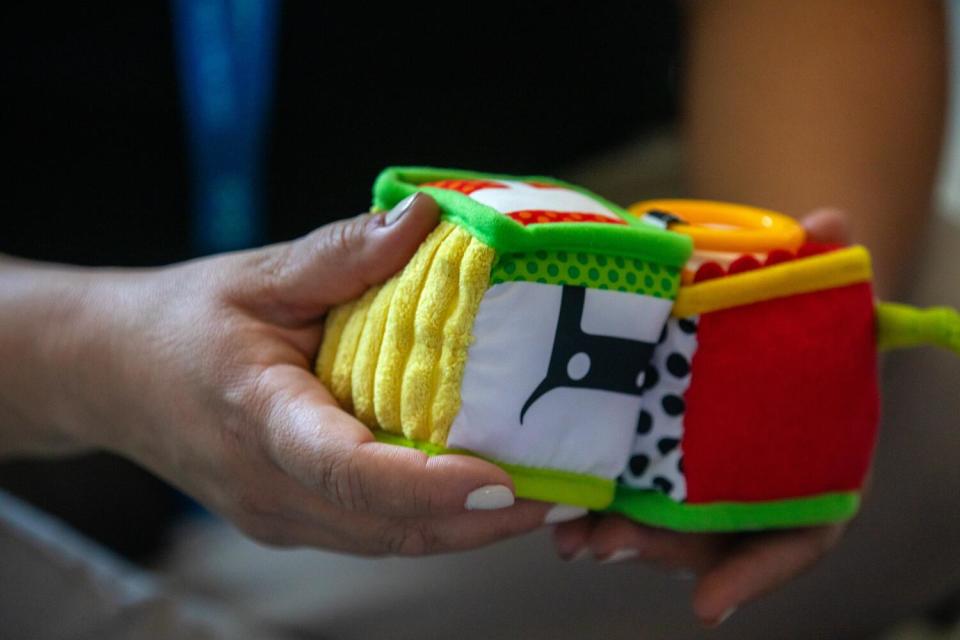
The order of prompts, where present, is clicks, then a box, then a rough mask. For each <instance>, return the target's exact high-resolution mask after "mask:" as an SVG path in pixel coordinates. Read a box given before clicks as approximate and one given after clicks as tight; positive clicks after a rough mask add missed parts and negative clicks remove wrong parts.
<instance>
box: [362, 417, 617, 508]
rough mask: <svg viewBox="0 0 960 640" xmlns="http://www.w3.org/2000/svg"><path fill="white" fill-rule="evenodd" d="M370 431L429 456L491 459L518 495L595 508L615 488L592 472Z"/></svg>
mask: <svg viewBox="0 0 960 640" xmlns="http://www.w3.org/2000/svg"><path fill="white" fill-rule="evenodd" d="M373 435H374V437H375V438H376V439H377V440H378V441H379V442H384V443H387V444H393V445H399V446H401V447H410V448H411V449H418V450H420V451H423V452H424V453H426V454H427V455H430V456H438V455H443V454H460V455H467V456H473V457H474V458H480V459H482V460H486V461H488V462H492V463H493V464H495V465H497V466H498V467H500V468H501V469H503V470H504V471H506V472H507V473H508V474H510V478H511V479H512V480H513V486H514V490H515V491H516V494H517V497H519V498H527V499H529V500H541V501H543V502H559V503H563V504H573V505H577V506H580V507H586V508H588V509H594V510H597V509H605V508H606V507H607V506H609V505H610V502H611V500H613V494H614V491H615V488H616V483H615V482H614V481H613V480H607V479H605V478H598V477H596V476H588V475H583V474H579V473H572V472H570V471H560V470H557V469H537V468H534V467H524V466H521V465H516V464H508V463H506V462H498V461H496V460H491V459H490V458H486V457H484V456H481V455H478V454H476V453H473V452H471V451H466V450H463V449H448V448H446V447H444V446H441V445H438V444H433V443H430V442H418V441H416V440H410V439H409V438H404V437H403V436H398V435H396V434H394V433H388V432H386V431H383V430H380V429H376V430H374V431H373Z"/></svg>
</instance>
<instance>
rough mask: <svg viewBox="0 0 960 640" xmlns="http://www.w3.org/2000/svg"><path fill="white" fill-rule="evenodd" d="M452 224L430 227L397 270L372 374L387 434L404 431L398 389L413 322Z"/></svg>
mask: <svg viewBox="0 0 960 640" xmlns="http://www.w3.org/2000/svg"><path fill="white" fill-rule="evenodd" d="M453 228H454V227H453V225H452V224H449V223H441V224H440V225H439V226H437V228H436V229H434V230H433V233H431V234H430V235H429V236H427V239H426V240H424V241H423V244H422V245H420V248H419V249H418V250H417V252H416V253H415V254H414V256H413V259H412V260H410V263H409V264H407V266H406V267H405V268H404V269H403V271H401V272H400V275H399V278H400V280H399V281H398V282H397V290H396V291H394V293H393V302H391V303H390V312H389V314H388V315H387V327H386V331H384V334H383V343H382V344H381V345H380V357H379V359H378V360H377V370H376V373H375V374H374V376H375V377H374V397H373V404H374V408H375V409H376V412H377V422H378V423H379V425H380V427H381V428H382V429H384V430H385V431H389V432H390V433H400V434H404V435H406V434H405V432H404V430H403V421H402V419H401V411H400V392H401V390H402V389H403V378H404V372H405V371H406V368H407V360H408V358H409V356H410V351H411V350H412V349H413V342H414V340H415V339H416V333H415V331H414V322H415V320H416V316H417V305H418V304H419V303H420V296H421V295H422V293H423V287H424V284H425V282H426V279H427V274H428V273H429V272H430V266H431V265H432V264H433V257H434V256H435V255H436V253H437V250H438V249H439V248H440V245H441V244H442V243H443V241H444V240H445V239H446V237H447V236H448V235H450V232H451V231H453Z"/></svg>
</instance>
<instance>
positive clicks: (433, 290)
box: [400, 233, 470, 442]
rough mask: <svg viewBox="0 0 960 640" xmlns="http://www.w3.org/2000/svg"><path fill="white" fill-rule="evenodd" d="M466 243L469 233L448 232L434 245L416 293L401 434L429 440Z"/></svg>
mask: <svg viewBox="0 0 960 640" xmlns="http://www.w3.org/2000/svg"><path fill="white" fill-rule="evenodd" d="M469 244H470V236H469V235H467V234H465V233H453V234H450V235H449V236H448V237H447V240H446V242H443V243H442V244H441V245H440V247H439V248H438V249H437V252H436V254H435V255H434V258H433V263H432V264H431V265H430V270H429V271H428V272H427V277H426V280H425V282H424V284H423V290H422V292H421V293H420V301H419V304H417V310H416V315H415V317H414V323H413V330H414V336H415V340H414V343H413V347H412V348H411V350H410V356H409V358H408V361H407V367H406V370H405V371H404V373H403V389H402V392H401V394H400V422H401V424H402V425H403V435H404V436H406V437H407V438H410V439H411V440H419V441H421V442H424V441H429V440H430V436H431V431H432V430H431V426H432V425H431V414H432V413H433V411H432V409H433V394H434V391H435V390H436V386H437V380H439V378H440V372H439V371H438V370H437V368H438V364H439V362H440V353H441V352H442V350H443V342H444V340H443V338H444V336H443V333H444V331H443V329H444V325H445V324H446V321H447V317H448V315H449V312H450V311H452V310H453V309H454V308H456V304H457V298H458V291H459V289H460V261H461V260H462V259H463V254H464V253H465V252H466V250H467V245H469Z"/></svg>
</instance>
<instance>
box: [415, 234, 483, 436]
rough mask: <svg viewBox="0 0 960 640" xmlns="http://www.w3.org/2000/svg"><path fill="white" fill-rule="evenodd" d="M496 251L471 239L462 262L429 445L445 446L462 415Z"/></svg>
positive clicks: (446, 332)
mask: <svg viewBox="0 0 960 640" xmlns="http://www.w3.org/2000/svg"><path fill="white" fill-rule="evenodd" d="M494 258H496V255H495V253H494V251H493V250H492V249H491V248H490V247H488V246H487V245H485V244H483V243H482V242H480V241H479V240H477V239H476V238H470V244H469V246H467V248H466V251H465V252H464V255H463V260H462V261H461V262H460V291H459V293H460V295H459V298H458V299H457V304H456V306H455V307H454V308H453V311H452V312H451V314H450V317H448V318H447V322H446V323H445V324H444V326H443V349H442V350H441V352H440V361H439V364H438V366H437V371H438V373H439V376H440V377H439V379H438V380H437V389H436V393H435V394H434V396H433V407H432V425H433V430H432V433H431V434H430V442H432V443H433V444H439V445H443V444H446V442H447V435H448V434H449V432H450V426H451V425H452V424H453V419H454V418H456V417H457V414H458V413H460V386H461V383H462V382H463V371H464V369H465V368H466V366H467V350H468V349H469V348H470V342H471V340H472V339H473V333H472V328H473V322H474V319H475V318H476V317H477V309H478V308H479V307H480V301H481V300H482V299H483V295H484V294H485V293H486V291H487V288H488V287H489V286H490V270H491V269H492V268H493V261H494Z"/></svg>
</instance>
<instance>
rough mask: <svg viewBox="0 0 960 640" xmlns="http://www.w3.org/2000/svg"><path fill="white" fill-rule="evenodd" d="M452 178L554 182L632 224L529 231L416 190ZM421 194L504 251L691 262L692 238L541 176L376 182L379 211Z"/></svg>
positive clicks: (399, 173) (447, 174) (478, 207)
mask: <svg viewBox="0 0 960 640" xmlns="http://www.w3.org/2000/svg"><path fill="white" fill-rule="evenodd" d="M447 178H454V179H465V180H474V179H481V180H482V179H489V180H520V181H537V182H544V183H550V184H555V185H557V186H558V187H564V188H567V189H571V190H573V191H577V192H578V193H582V194H583V195H585V196H587V197H589V198H592V199H594V200H596V201H597V202H599V203H600V204H602V205H604V206H605V207H607V208H609V209H610V210H611V211H613V212H615V213H616V214H617V215H619V216H620V217H621V218H622V219H623V220H624V221H625V222H626V223H627V224H626V225H619V224H606V223H602V222H556V223H551V224H538V225H530V226H527V227H524V226H523V225H521V224H520V223H518V222H516V221H514V220H512V219H510V218H509V217H507V216H504V215H502V214H500V213H499V212H497V211H496V210H494V209H492V208H490V207H488V206H486V205H484V204H481V203H479V202H477V201H476V200H473V199H471V198H470V197H468V196H465V195H463V194H462V193H458V192H456V191H450V190H448V189H437V188H435V187H418V186H417V185H420V184H423V183H425V182H433V181H436V180H443V179H447ZM416 191H423V192H424V193H429V194H430V195H431V196H432V197H433V198H434V199H435V200H436V201H437V204H439V205H440V209H441V212H442V217H443V219H444V220H448V221H450V222H453V223H455V224H458V225H460V226H462V227H464V228H465V229H467V231H469V232H470V233H471V234H472V235H473V236H475V237H476V238H478V239H479V240H480V241H481V242H483V243H484V244H487V245H489V246H491V247H493V248H494V249H496V250H497V251H498V252H500V253H518V252H519V253H525V252H533V251H537V250H540V249H545V250H564V251H574V252H576V251H583V252H586V253H590V254H595V255H605V256H623V257H625V258H640V259H642V260H649V261H651V262H656V263H658V264H661V265H667V266H671V267H678V268H679V267H682V266H683V265H684V264H685V263H686V261H687V259H688V258H689V257H690V254H691V253H692V251H693V243H692V241H691V240H690V238H688V237H687V236H684V235H681V234H679V233H672V232H670V231H664V230H661V229H656V228H654V227H651V226H650V225H647V224H645V223H643V222H640V221H639V220H638V219H637V218H636V217H634V216H631V215H629V214H627V212H626V211H625V210H624V209H623V208H622V207H619V206H617V205H615V204H613V203H612V202H609V201H607V200H605V199H603V198H601V197H599V196H597V195H596V194H593V193H591V192H589V191H587V190H586V189H583V188H582V187H578V186H576V185H571V184H567V183H564V182H561V181H559V180H555V179H553V178H547V177H542V176H523V177H519V176H506V175H500V174H488V173H478V172H474V171H460V170H455V169H435V168H429V167H391V168H388V169H386V170H384V171H383V172H382V173H381V174H380V176H379V177H378V178H377V180H376V183H375V184H374V199H373V204H374V208H375V209H376V210H386V209H389V208H391V207H392V206H393V205H395V204H397V203H398V202H400V201H401V200H403V199H404V198H406V197H407V196H409V195H411V194H412V193H415V192H416Z"/></svg>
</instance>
